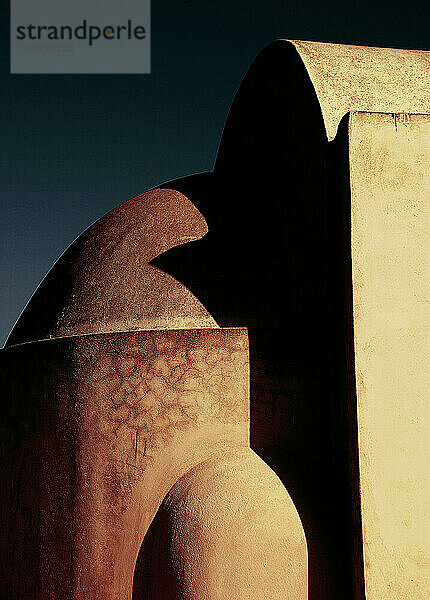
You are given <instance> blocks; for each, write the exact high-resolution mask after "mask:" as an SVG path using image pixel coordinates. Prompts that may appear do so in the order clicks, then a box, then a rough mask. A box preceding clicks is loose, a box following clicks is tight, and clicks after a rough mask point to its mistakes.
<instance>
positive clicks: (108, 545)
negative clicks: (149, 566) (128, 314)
mask: <svg viewBox="0 0 430 600" xmlns="http://www.w3.org/2000/svg"><path fill="white" fill-rule="evenodd" d="M247 343H248V342H247V334H246V330H243V329H228V330H225V329H200V330H187V331H181V330H174V331H152V332H151V331H147V332H136V333H114V334H98V335H89V336H77V337H69V338H62V339H56V340H47V341H42V342H35V343H28V344H23V345H19V346H15V347H13V348H8V349H6V350H3V351H2V352H1V363H2V364H1V367H2V368H1V375H2V381H1V389H2V394H3V397H4V398H5V403H4V406H3V407H2V414H1V455H2V456H1V464H2V471H3V472H2V487H1V504H2V507H3V509H2V513H1V521H2V522H1V527H2V530H3V531H8V536H1V554H2V561H1V569H0V571H1V572H0V596H1V597H2V598H8V599H9V600H23V599H24V598H37V600H52V598H56V599H57V598H58V599H61V600H84V599H86V600H87V599H88V600H100V598H103V600H118V599H119V598H120V599H121V600H127V599H131V598H132V597H133V598H139V597H142V598H143V597H145V598H146V597H147V596H136V594H137V592H136V589H138V588H139V586H141V585H142V584H141V582H140V581H139V578H140V577H141V576H142V574H141V573H139V572H136V573H135V565H136V559H137V556H138V553H139V550H140V547H141V544H142V542H143V540H144V538H145V534H146V532H147V530H148V527H149V525H150V523H151V521H152V520H153V518H154V515H155V514H156V512H157V509H158V508H159V505H160V503H161V502H162V500H163V498H164V497H165V496H166V494H167V493H168V492H169V490H170V488H172V486H173V485H174V484H175V483H176V482H177V481H178V480H180V478H181V477H182V476H183V475H184V474H185V473H187V471H189V470H190V469H193V468H194V467H195V466H196V465H198V464H200V463H201V462H202V461H204V460H209V459H210V458H211V457H217V456H219V455H220V453H221V455H224V453H226V452H227V453H228V456H233V457H238V458H230V459H229V460H230V462H228V461H227V462H226V463H225V465H224V461H223V460H222V459H221V458H217V459H213V464H220V465H221V464H222V465H224V466H222V467H219V468H222V470H223V472H224V473H226V470H227V471H228V473H229V474H230V475H229V477H227V476H225V477H224V479H223V480H220V483H219V492H220V494H221V493H222V494H223V496H222V497H221V496H219V495H218V494H215V493H214V494H213V495H212V497H211V498H209V497H207V496H206V497H205V496H204V493H203V492H204V490H205V489H206V488H205V482H207V478H208V477H209V478H211V477H212V475H211V474H210V468H209V470H207V469H206V468H204V467H203V466H202V467H200V468H199V470H198V471H193V473H194V475H193V476H190V477H192V478H193V481H194V486H195V488H196V490H197V492H196V494H197V496H198V497H201V499H202V502H203V503H204V502H206V508H205V510H204V512H203V513H201V514H200V518H201V522H202V526H204V527H207V526H208V523H209V521H207V519H206V516H207V517H208V519H209V515H210V514H212V517H211V519H212V521H213V519H215V520H216V519H217V515H219V518H220V519H221V518H222V515H223V510H225V507H228V506H229V504H228V503H230V506H231V505H232V504H234V505H235V506H236V509H235V511H236V512H235V513H234V514H230V517H231V518H230V521H228V520H226V522H225V523H224V522H222V521H220V522H219V523H218V532H220V531H221V530H222V529H223V528H224V527H225V528H226V534H225V537H224V538H222V539H220V542H222V546H220V547H219V548H217V549H216V552H217V554H218V555H219V556H223V560H224V563H223V564H226V563H228V561H229V558H228V557H229V556H230V558H231V560H232V561H234V560H235V556H236V549H237V545H239V546H238V547H242V548H243V549H244V550H243V554H242V558H243V561H245V562H244V564H243V568H244V569H247V570H248V572H249V571H252V570H254V569H263V571H262V573H265V574H266V580H265V581H266V583H267V584H269V580H270V578H272V577H278V578H280V580H281V581H284V582H285V585H289V584H290V583H291V572H292V571H291V569H290V570H288V571H286V572H284V566H285V560H286V559H287V558H288V560H290V557H291V556H292V555H295V553H296V550H297V549H298V554H297V557H296V558H297V561H296V563H295V565H294V571H293V572H294V573H295V574H300V577H299V579H300V582H301V585H302V590H303V589H304V588H303V586H306V581H307V562H306V547H305V542H304V534H303V529H302V526H301V523H300V519H299V517H298V515H297V513H296V512H295V510H294V509H293V506H292V502H291V500H290V499H289V496H288V494H287V492H286V491H285V489H284V488H283V486H282V485H281V484H280V482H279V481H278V480H277V478H276V476H275V475H274V474H273V472H272V471H271V470H270V469H269V467H267V466H263V465H262V463H261V461H259V460H258V459H257V458H256V457H255V456H254V455H253V454H251V456H252V458H251V459H249V457H248V454H246V453H245V454H242V453H241V452H239V454H236V453H235V452H237V450H239V449H241V448H242V449H248V450H246V452H251V451H250V450H249V358H248V347H247ZM233 451H234V452H233ZM231 452H233V454H231V455H230V454H229V453H231ZM250 460H251V462H250ZM254 463H255V465H254ZM210 464H212V462H210V463H209V465H210ZM12 465H13V466H12ZM252 465H254V466H256V471H255V474H254V475H253V474H252V473H251V471H252V469H251V467H252ZM230 467H231V470H230ZM235 469H237V470H238V473H237V475H236V473H235ZM241 472H243V473H244V474H245V477H246V479H248V477H249V478H250V479H249V481H250V482H251V481H252V477H254V478H257V479H256V481H257V482H258V481H260V487H259V494H260V495H259V497H257V496H256V489H254V488H253V487H252V486H251V487H250V488H249V489H247V488H246V485H244V479H243V476H242V479H241V478H240V473H241ZM196 473H200V476H197V475H196ZM214 476H215V475H214ZM261 478H262V479H261ZM236 479H237V481H238V486H237V488H236V487H235V481H236ZM239 483H240V485H239ZM266 484H267V486H268V489H272V488H273V494H274V496H273V497H271V496H270V495H269V496H268V497H267V499H265V498H263V497H262V496H263V493H262V490H263V489H265V487H266ZM199 485H200V488H199ZM199 489H201V492H200V491H199ZM278 501H279V502H280V504H279V506H278V512H277V513H276V514H277V517H276V519H278V518H279V519H280V521H277V520H276V519H275V520H274V521H273V524H271V523H272V522H271V520H270V518H269V517H270V513H271V511H272V509H273V507H274V503H275V504H276V502H278ZM238 502H239V504H237V503H238ZM240 503H242V504H240ZM282 505H285V506H286V507H287V508H288V510H287V513H286V514H285V516H284V517H282V515H281V512H282V511H281V508H282ZM253 507H254V508H253ZM242 508H243V510H242ZM245 509H246V510H245ZM244 511H245V512H244ZM246 511H254V513H255V516H256V518H257V517H261V518H262V519H263V517H264V519H266V521H265V524H264V526H263V523H264V521H262V522H261V524H260V525H259V524H258V523H259V522H257V523H256V524H255V525H252V524H250V525H249V527H250V531H252V530H253V527H254V528H255V527H257V530H258V531H259V532H260V533H262V532H263V531H264V530H265V535H266V537H265V538H264V539H263V540H262V545H261V550H262V553H261V554H258V553H257V554H255V553H254V554H252V555H249V556H247V555H246V549H247V548H248V544H249V543H250V540H253V543H255V542H256V539H255V536H254V537H252V536H250V537H248V530H246V531H245V530H244V529H241V524H242V525H243V524H244V521H243V520H244V519H247V518H251V515H250V514H248V513H247V512H246ZM291 511H293V513H292V512H291ZM247 515H248V516H247ZM233 517H234V518H235V519H237V523H236V525H235V527H236V528H237V536H238V537H237V538H236V536H234V537H233V538H231V537H229V535H230V533H231V531H230V527H232V526H233V523H232V522H231V519H232V518H233ZM227 521H228V522H227ZM275 523H277V527H276V528H274V526H273V525H274V524H275ZM178 526H179V521H178ZM283 527H284V528H283ZM285 528H286V529H285ZM227 529H228V531H227ZM214 532H215V531H214ZM300 540H301V544H299V546H297V543H298V541H300ZM215 541H216V540H215V539H214V540H213V542H214V543H215ZM278 543H279V544H280V550H282V551H283V552H284V555H280V556H278V557H277V559H276V561H275V562H274V563H272V566H267V568H266V567H264V565H262V564H259V565H256V564H255V561H254V559H258V560H259V561H260V560H261V561H263V560H265V557H266V554H267V548H268V546H269V545H276V544H278ZM203 544H205V540H204V539H201V540H199V539H198V538H196V539H195V540H194V542H193V545H194V546H193V547H194V548H199V552H202V553H203V554H204V553H205V552H207V551H209V552H210V551H211V550H210V549H209V548H204V547H203V546H202V545H203ZM187 547H188V541H187ZM190 548H191V547H190ZM211 548H212V546H211ZM263 549H264V551H263ZM155 558H156V557H155ZM194 558H195V557H194ZM150 560H151V553H148V552H146V553H145V556H144V562H145V564H146V562H147V561H150ZM246 561H247V562H246ZM183 568H184V571H185V573H186V576H187V577H191V578H192V577H194V569H195V560H191V558H190V562H187V561H186V560H185V562H184V565H183ZM202 568H203V563H202ZM207 568H208V569H210V568H211V567H210V565H209V564H208V565H207ZM220 573H221V571H220V570H219V568H218V569H214V570H213V571H210V570H209V571H208V572H207V573H206V577H207V578H209V579H211V578H215V579H216V578H217V577H220ZM232 577H233V579H234V577H236V575H235V574H234V572H233V573H232ZM133 578H134V579H135V584H134V588H135V590H134V591H133ZM274 581H275V580H274ZM160 585H161V584H160ZM205 585H206V583H205V582H204V581H203V582H202V586H205ZM214 585H215V586H216V585H217V584H214ZM274 585H275V584H274ZM276 585H277V584H276ZM297 585H298V584H296V583H294V586H293V588H292V589H293V590H296V589H297V593H296V595H293V596H292V598H294V599H296V598H297V600H304V598H305V596H304V595H303V593H302V592H299V590H298V588H297ZM196 589H197V590H198V589H199V588H198V587H197V588H193V590H194V591H193V592H192V594H194V595H185V596H184V595H181V596H179V595H178V596H176V595H173V594H172V595H171V596H165V598H166V600H167V598H172V599H173V598H179V597H181V598H195V597H200V598H205V597H208V598H212V597H214V598H215V597H221V596H212V595H209V596H205V595H204V594H203V592H202V595H200V596H199V592H198V591H196ZM220 589H221V588H220ZM222 589H224V590H225V592H226V593H227V590H226V588H225V587H224V588H222ZM282 589H283V588H282ZM272 590H273V594H276V593H277V591H276V587H275V588H272ZM236 592H237V593H236ZM217 593H218V592H217ZM294 593H295V592H294ZM133 594H134V595H133ZM190 594H191V592H190ZM195 594H197V596H196V595H195ZM238 594H239V592H238V590H237V588H236V591H235V593H234V596H231V597H232V598H233V597H234V598H242V597H243V598H248V597H249V596H248V592H247V591H246V589H244V590H243V595H240V594H239V595H238ZM224 597H226V598H227V597H228V595H226V596H224Z"/></svg>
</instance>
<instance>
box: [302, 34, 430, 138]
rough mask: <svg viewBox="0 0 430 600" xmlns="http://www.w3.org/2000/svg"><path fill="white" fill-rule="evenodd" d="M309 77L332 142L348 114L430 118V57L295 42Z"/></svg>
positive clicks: (417, 52) (391, 50)
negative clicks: (409, 115) (415, 114)
mask: <svg viewBox="0 0 430 600" xmlns="http://www.w3.org/2000/svg"><path fill="white" fill-rule="evenodd" d="M291 43H292V44H293V45H294V46H295V48H296V49H297V51H298V53H299V54H300V56H301V58H302V60H303V62H304V65H305V67H306V69H307V71H308V73H309V76H310V78H311V80H312V83H313V85H314V86H315V91H316V93H317V95H318V99H319V102H320V105H321V111H322V113H323V118H324V122H325V126H326V131H327V137H328V139H329V140H332V139H334V137H335V136H336V132H337V128H338V125H339V122H340V120H341V118H342V117H343V116H344V115H345V114H346V113H348V112H354V111H362V112H384V113H394V114H395V113H418V114H421V113H422V114H428V113H430V96H429V93H428V91H429V88H430V53H429V52H425V51H421V50H400V49H397V48H396V49H394V48H371V47H368V46H348V45H343V44H326V43H322V42H302V41H296V40H294V41H292V42H291Z"/></svg>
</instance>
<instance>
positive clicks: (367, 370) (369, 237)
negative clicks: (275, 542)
mask: <svg viewBox="0 0 430 600" xmlns="http://www.w3.org/2000/svg"><path fill="white" fill-rule="evenodd" d="M350 156H351V187H352V264H353V286H354V329H355V358H356V373H357V398H358V423H359V449H360V472H361V476H360V480H361V497H362V516H363V534H364V559H365V574H366V595H367V600H397V599H401V600H425V599H427V598H429V597H430V518H429V514H428V501H429V497H430V473H429V467H428V459H429V456H430V445H429V431H428V423H429V417H430V411H429V402H428V394H429V389H430V381H429V372H430V365H429V347H430V344H429V342H430V335H429V333H430V332H429V323H430V314H429V304H428V290H429V275H430V268H429V267H430V265H429V257H430V244H429V239H430V214H429V202H428V198H429V194H430V115H425V116H424V115H421V116H420V115H409V116H407V117H405V118H404V119H402V120H401V121H397V122H395V121H394V119H393V117H392V116H391V115H385V114H375V113H374V114H367V113H356V114H353V115H352V117H351V120H350Z"/></svg>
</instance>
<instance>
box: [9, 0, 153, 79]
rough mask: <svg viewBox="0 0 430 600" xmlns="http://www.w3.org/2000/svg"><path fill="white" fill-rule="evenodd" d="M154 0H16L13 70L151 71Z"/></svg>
mask: <svg viewBox="0 0 430 600" xmlns="http://www.w3.org/2000/svg"><path fill="white" fill-rule="evenodd" d="M150 64H151V63H150V0H134V1H130V0H121V1H117V2H108V3H101V2H100V1H99V0H74V2H73V3H71V2H70V1H67V2H66V1H65V0H60V1H58V0H32V2H28V0H11V73H32V74H35V73H70V74H74V73H78V74H79V73H150Z"/></svg>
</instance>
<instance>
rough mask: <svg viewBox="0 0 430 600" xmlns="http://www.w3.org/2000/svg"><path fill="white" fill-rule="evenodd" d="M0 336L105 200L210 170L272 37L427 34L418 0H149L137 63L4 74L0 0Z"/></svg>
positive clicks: (359, 40) (390, 40) (425, 42)
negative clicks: (129, 68) (230, 115)
mask: <svg viewBox="0 0 430 600" xmlns="http://www.w3.org/2000/svg"><path fill="white" fill-rule="evenodd" d="M2 17H3V18H2V24H1V40H0V43H1V64H0V68H1V91H0V103H1V106H0V115H1V118H0V120H1V141H2V143H1V162H0V172H1V177H0V186H1V202H2V219H1V220H0V227H1V233H0V240H1V242H0V243H1V246H0V282H1V299H0V345H2V344H3V343H4V341H5V339H6V336H7V335H8V333H9V331H10V329H11V328H12V326H13V324H14V322H15V320H16V319H17V318H18V316H19V314H20V312H21V311H22V309H23V308H24V306H25V304H26V302H27V301H28V299H29V297H30V295H31V294H32V293H33V291H34V289H35V287H36V286H37V285H38V284H39V282H40V280H41V279H42V278H43V276H44V275H45V274H46V272H47V271H48V270H49V268H50V267H51V266H52V264H53V263H54V262H55V261H56V259H57V258H58V256H59V255H60V254H61V253H62V252H63V251H64V249H65V248H66V247H67V246H68V245H69V244H70V243H71V242H72V241H73V240H74V239H75V238H76V237H77V236H78V235H79V234H80V233H81V232H82V231H83V230H84V229H86V228H87V227H88V226H89V225H90V224H91V223H93V222H94V221H95V220H97V219H98V218H99V217H101V216H102V215H103V214H104V213H106V212H107V211H108V210H110V209H111V208H113V207H114V206H116V205H117V204H119V203H121V202H123V201H125V200H127V199H128V198H130V197H132V196H135V195H137V194H139V193H142V192H144V191H145V190H147V189H149V188H151V187H154V186H155V185H157V184H160V183H163V182H165V181H167V180H170V179H174V178H177V177H181V176H184V175H189V174H192V173H197V172H201V171H206V170H211V169H212V167H213V163H214V159H215V155H216V151H217V147H218V143H219V140H220V136H221V133H222V128H223V125H224V121H225V118H226V116H227V112H228V109H229V106H230V103H231V101H232V99H233V96H234V94H235V91H236V89H237V87H238V85H239V83H240V81H241V79H242V77H243V76H244V74H245V72H246V70H247V68H248V66H249V64H250V63H251V62H252V60H253V59H254V57H255V56H256V54H257V53H258V52H259V51H260V50H261V49H262V48H263V47H264V46H266V45H267V44H268V43H269V42H271V41H272V40H274V39H276V38H280V37H285V38H291V39H303V40H317V41H330V42H340V43H350V44H365V45H374V46H391V47H403V48H419V49H428V48H429V45H430V44H429V42H430V40H429V26H428V23H429V20H428V9H427V8H426V3H424V2H423V3H422V4H419V3H417V2H413V3H404V2H402V3H400V2H385V1H381V2H377V1H375V2H366V3H363V2H355V1H352V2H351V1H350V2H338V1H337V2H330V1H328V2H321V1H320V2H316V1H314V0H312V1H308V2H305V1H302V2H300V3H299V2H297V1H295V2H289V1H288V0H283V1H281V0H266V1H263V0H260V1H255V0H246V1H245V0H234V1H233V0H216V1H211V0H153V2H152V27H151V34H152V73H151V74H150V75H69V76H67V75H46V76H45V75H10V74H9V12H8V3H5V2H3V3H2Z"/></svg>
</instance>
